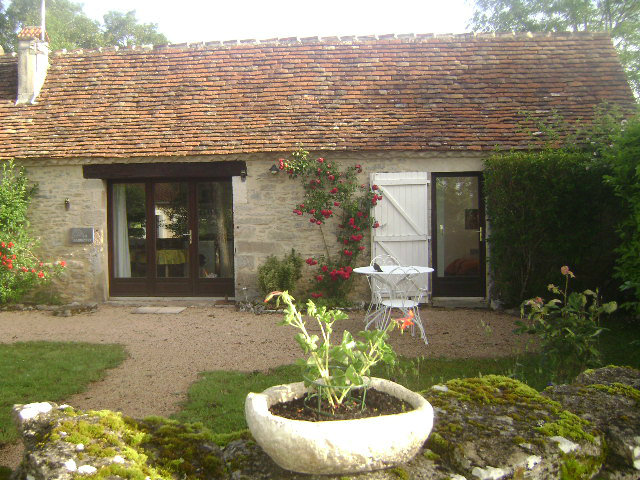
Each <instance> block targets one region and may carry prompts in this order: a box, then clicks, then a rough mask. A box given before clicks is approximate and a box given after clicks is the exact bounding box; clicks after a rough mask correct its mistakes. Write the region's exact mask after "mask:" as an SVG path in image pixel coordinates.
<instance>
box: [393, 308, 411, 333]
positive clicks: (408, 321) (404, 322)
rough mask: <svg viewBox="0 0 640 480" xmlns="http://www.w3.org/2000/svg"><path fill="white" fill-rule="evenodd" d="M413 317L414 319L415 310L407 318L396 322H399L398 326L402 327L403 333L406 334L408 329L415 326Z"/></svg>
mask: <svg viewBox="0 0 640 480" xmlns="http://www.w3.org/2000/svg"><path fill="white" fill-rule="evenodd" d="M413 317H414V314H413V310H409V312H408V313H407V316H406V317H404V318H399V319H398V320H396V321H397V322H398V325H399V326H400V330H401V331H403V332H404V331H405V330H406V328H407V327H410V326H411V325H413Z"/></svg>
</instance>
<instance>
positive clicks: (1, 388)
mask: <svg viewBox="0 0 640 480" xmlns="http://www.w3.org/2000/svg"><path fill="white" fill-rule="evenodd" d="M125 358H126V352H125V350H124V348H122V347H121V346H120V345H104V344H103V345H93V344H88V343H61V342H20V343H13V344H0V378H2V382H0V445H1V444H3V443H8V442H11V441H14V440H15V439H16V438H17V433H16V431H15V427H14V425H13V422H12V420H11V407H12V406H13V404H16V403H22V404H25V403H31V402H39V401H42V400H43V399H47V400H50V401H53V402H57V401H60V400H63V399H65V398H68V397H69V396H70V395H72V394H74V393H77V392H80V391H82V390H83V389H84V388H85V387H86V385H87V384H88V383H89V382H93V381H96V380H99V379H101V378H102V377H103V376H104V370H105V369H107V368H114V367H116V366H118V365H119V364H120V363H121V362H122V361H123V360H124V359H125Z"/></svg>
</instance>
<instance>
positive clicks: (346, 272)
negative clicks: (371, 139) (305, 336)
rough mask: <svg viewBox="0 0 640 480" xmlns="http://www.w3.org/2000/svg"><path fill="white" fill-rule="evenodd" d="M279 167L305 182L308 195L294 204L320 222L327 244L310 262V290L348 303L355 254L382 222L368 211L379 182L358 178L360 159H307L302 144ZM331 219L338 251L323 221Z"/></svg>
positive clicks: (314, 294)
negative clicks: (349, 162) (331, 245)
mask: <svg viewBox="0 0 640 480" xmlns="http://www.w3.org/2000/svg"><path fill="white" fill-rule="evenodd" d="M280 169H281V170H284V171H286V172H287V173H288V174H289V177H290V178H296V179H300V181H301V182H302V186H303V188H304V191H305V194H304V200H303V202H302V203H300V204H298V205H297V206H296V208H294V210H293V213H294V215H298V216H301V217H302V216H304V215H305V214H308V215H309V216H310V218H309V221H310V222H311V223H312V224H314V225H317V226H318V232H319V234H320V235H321V236H322V240H323V242H324V246H325V254H324V255H320V256H318V257H317V258H313V257H310V258H308V259H307V260H306V263H307V265H309V266H311V267H315V268H317V272H316V274H315V275H314V280H315V288H314V291H313V292H312V293H311V296H312V297H313V298H315V299H318V298H324V299H326V300H329V301H330V302H335V303H336V304H341V305H344V304H345V303H346V302H347V297H348V296H349V293H350V292H351V290H352V288H353V282H352V281H351V274H352V272H353V267H354V265H356V264H357V259H358V258H360V255H361V254H362V253H363V251H364V250H365V248H366V247H365V242H364V239H365V236H366V234H367V233H368V232H369V229H370V228H372V227H373V228H377V227H378V223H377V222H375V221H374V219H373V218H371V216H370V209H371V207H372V206H375V205H376V204H377V203H378V201H380V200H382V195H380V194H379V192H378V191H377V186H375V185H372V186H371V188H368V187H366V186H365V185H364V184H360V183H358V179H357V174H359V173H362V165H359V164H357V165H354V166H353V167H350V168H346V169H343V168H342V167H341V165H340V164H339V163H337V162H335V161H333V162H329V161H325V159H324V158H318V159H317V160H315V161H314V160H310V159H309V152H306V151H304V150H302V149H300V150H297V151H295V152H293V154H292V158H291V159H290V160H286V161H285V160H284V159H280ZM331 219H337V220H338V222H337V226H336V225H334V226H335V227H337V228H336V230H335V232H336V241H337V242H338V246H337V251H334V252H332V251H330V250H331V249H330V248H329V245H328V244H327V240H326V237H325V230H324V229H325V227H326V225H327V222H329V221H330V220H331Z"/></svg>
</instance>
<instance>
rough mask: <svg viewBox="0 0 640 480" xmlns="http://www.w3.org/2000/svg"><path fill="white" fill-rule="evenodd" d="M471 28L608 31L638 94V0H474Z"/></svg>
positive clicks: (639, 19) (639, 81)
mask: <svg viewBox="0 0 640 480" xmlns="http://www.w3.org/2000/svg"><path fill="white" fill-rule="evenodd" d="M474 4H475V5H474V7H475V8H474V14H473V17H472V19H471V21H470V24H469V26H470V27H471V28H472V29H473V31H502V32H509V31H516V32H564V31H573V32H578V31H592V32H609V34H610V35H611V37H612V39H613V41H614V45H615V46H616V49H617V50H618V53H619V54H620V60H621V61H622V64H623V66H624V68H625V70H626V72H627V76H628V78H629V82H630V83H631V85H632V87H633V88H634V90H635V92H636V95H638V94H640V70H639V69H638V63H639V62H640V48H639V47H640V33H638V32H640V3H639V2H637V0H608V1H606V2H603V1H596V0H582V1H574V0H560V1H556V2H549V1H547V0H475V1H474Z"/></svg>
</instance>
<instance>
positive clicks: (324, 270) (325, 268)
mask: <svg viewBox="0 0 640 480" xmlns="http://www.w3.org/2000/svg"><path fill="white" fill-rule="evenodd" d="M320 269H321V270H322V271H323V272H326V271H327V270H329V267H327V266H326V265H322V267H320Z"/></svg>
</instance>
